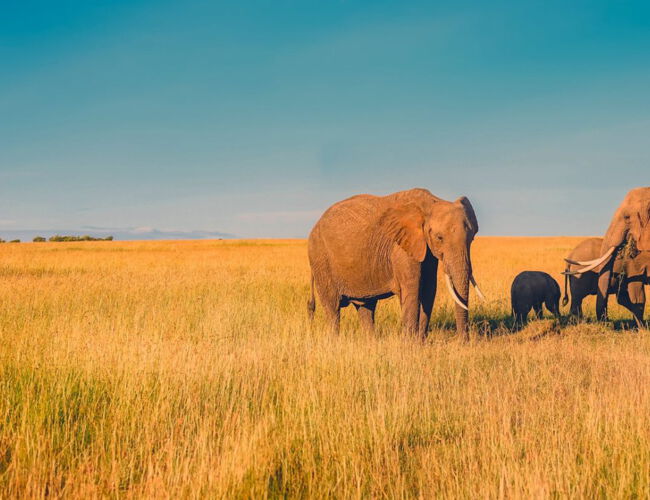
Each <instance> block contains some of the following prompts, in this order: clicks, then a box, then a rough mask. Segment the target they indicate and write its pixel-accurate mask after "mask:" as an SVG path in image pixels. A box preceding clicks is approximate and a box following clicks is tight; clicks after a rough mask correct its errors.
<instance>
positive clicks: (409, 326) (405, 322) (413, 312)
mask: <svg viewBox="0 0 650 500" xmlns="http://www.w3.org/2000/svg"><path fill="white" fill-rule="evenodd" d="M400 302H401V306H402V328H403V330H404V332H405V333H406V334H408V335H416V334H417V333H418V329H419V326H420V325H419V323H420V301H419V299H418V294H417V293H413V292H411V293H406V294H404V295H402V297H401V298H400Z"/></svg>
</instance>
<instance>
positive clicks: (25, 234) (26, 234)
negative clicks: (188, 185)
mask: <svg viewBox="0 0 650 500" xmlns="http://www.w3.org/2000/svg"><path fill="white" fill-rule="evenodd" d="M57 234H58V235H75V236H83V235H85V234H87V235H89V236H92V237H94V238H105V237H106V236H113V238H114V239H116V240H208V239H218V238H235V235H233V234H229V233H222V232H219V231H198V230H197V231H173V230H163V229H156V228H153V227H122V228H119V227H118V228H115V227H97V226H82V227H81V228H80V229H2V228H0V238H2V239H4V240H7V241H10V240H15V239H19V240H21V241H32V239H33V238H34V237H36V236H43V237H44V238H49V237H50V236H54V235H57Z"/></svg>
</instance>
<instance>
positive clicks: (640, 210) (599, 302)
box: [565, 187, 650, 321]
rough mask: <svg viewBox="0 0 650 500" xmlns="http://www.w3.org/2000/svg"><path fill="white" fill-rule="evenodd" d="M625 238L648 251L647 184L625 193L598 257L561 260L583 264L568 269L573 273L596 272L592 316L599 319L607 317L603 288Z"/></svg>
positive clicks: (649, 193) (649, 203) (649, 212)
mask: <svg viewBox="0 0 650 500" xmlns="http://www.w3.org/2000/svg"><path fill="white" fill-rule="evenodd" d="M628 240H632V241H633V242H634V245H635V247H636V248H637V249H638V250H639V251H650V187H639V188H635V189H633V190H631V191H630V192H629V193H627V195H626V196H625V198H624V199H623V202H622V203H621V204H620V205H619V207H618V209H617V210H616V212H615V213H614V217H613V218H612V221H611V223H610V225H609V228H608V229H607V232H606V233H605V237H604V238H603V244H602V247H601V256H600V257H599V258H597V259H594V260H587V261H582V260H580V261H576V260H572V259H565V260H567V262H568V263H569V264H574V265H578V266H585V267H581V268H580V269H578V270H576V271H572V273H573V274H582V273H585V272H587V271H591V270H592V269H593V270H595V271H596V272H598V298H597V299H596V316H597V317H598V319H600V320H602V321H606V320H607V297H608V294H607V291H608V288H609V285H610V281H611V277H612V272H613V266H614V261H615V260H616V256H617V255H618V253H619V252H620V250H621V248H622V247H623V246H624V245H625V243H626V242H627V241H628Z"/></svg>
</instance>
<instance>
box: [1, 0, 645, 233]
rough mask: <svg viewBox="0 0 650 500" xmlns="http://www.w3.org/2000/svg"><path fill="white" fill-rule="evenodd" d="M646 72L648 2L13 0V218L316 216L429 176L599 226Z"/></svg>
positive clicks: (283, 221) (128, 222)
mask: <svg viewBox="0 0 650 500" xmlns="http://www.w3.org/2000/svg"><path fill="white" fill-rule="evenodd" d="M649 88H650V6H649V4H647V2H633V1H627V2H625V1H619V2H613V1H612V2H598V1H589V2H579V1H578V2H564V1H563V2H555V1H546V2H523V1H493V2H463V1H460V2H458V1H455V2H388V1H372V2H371V1H353V0H347V1H319V2H310V1H301V2H297V1H281V0H280V1H278V0H276V1H256V2H243V1H240V2H221V1H219V2H212V1H194V0H186V1H183V2H180V1H173V2H172V1H134V0H131V1H128V2H126V1H125V2H120V1H113V2H92V1H66V0H62V1H59V2H50V1H47V2H33V1H29V0H27V1H17V0H16V1H12V0H9V1H3V2H2V3H0V194H1V196H0V236H2V235H3V233H7V232H11V231H18V230H22V229H40V230H46V229H51V230H55V229H74V230H82V229H87V228H89V227H99V228H108V229H107V230H109V231H113V232H119V231H123V232H124V231H126V232H129V231H133V230H132V229H131V228H139V229H137V230H136V231H135V232H136V233H137V234H139V235H142V237H148V235H149V236H151V237H160V235H164V234H165V232H166V231H174V234H178V233H179V232H185V231H187V232H190V231H208V232H224V233H230V234H236V235H238V236H244V237H305V236H306V235H307V234H308V232H309V229H310V228H311V226H312V224H313V223H314V222H315V220H316V219H317V217H318V215H319V214H320V213H321V212H322V211H323V210H324V209H325V208H326V207H327V206H329V205H330V204H331V203H333V202H335V201H337V200H339V199H342V198H344V197H347V196H349V195H352V194H356V193H361V192H370V193H377V194H381V193H388V192H392V191H396V190H400V189H405V188H409V187H414V186H421V187H426V188H428V189H430V190H431V191H432V192H433V193H434V194H437V195H439V196H442V197H444V198H448V199H455V198H456V197H458V196H460V195H467V196H468V197H469V198H470V199H471V200H472V202H473V204H474V206H475V208H476V210H477V214H478V218H479V223H480V225H481V234H493V235H547V234H600V233H603V232H604V230H605V229H606V226H607V224H608V221H609V218H610V217H611V214H612V213H613V210H614V208H615V207H616V205H617V204H618V202H619V201H620V200H621V199H622V197H623V196H624V194H625V192H626V191H627V190H628V189H629V188H631V187H634V186H638V185H648V184H650V182H648V181H649V177H650V176H649V175H648V172H650V161H649V159H650V140H649V137H650V93H649V91H648V89H649ZM146 228H156V230H157V231H155V232H149V230H148V229H146ZM195 234H204V233H195ZM206 234H212V233H206ZM215 234H216V233H215Z"/></svg>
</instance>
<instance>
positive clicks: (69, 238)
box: [33, 234, 113, 243]
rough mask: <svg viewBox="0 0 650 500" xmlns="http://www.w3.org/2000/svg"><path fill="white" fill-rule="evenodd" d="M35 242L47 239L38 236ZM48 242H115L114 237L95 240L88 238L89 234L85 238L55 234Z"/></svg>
mask: <svg viewBox="0 0 650 500" xmlns="http://www.w3.org/2000/svg"><path fill="white" fill-rule="evenodd" d="M33 241H34V242H36V243H38V242H43V241H45V238H43V237H42V236H37V237H36V238H34V240H33ZM48 241H52V242H60V241H113V237H112V236H107V237H106V238H94V237H92V236H88V235H87V234H84V235H83V236H61V235H59V234H55V235H54V236H50V237H49V238H48Z"/></svg>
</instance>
